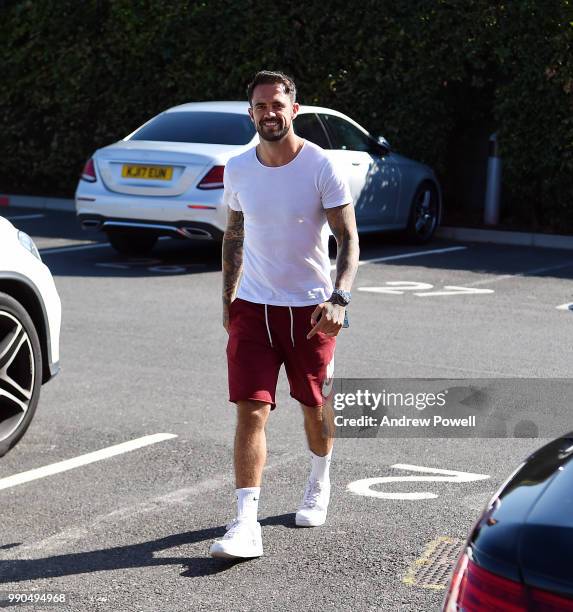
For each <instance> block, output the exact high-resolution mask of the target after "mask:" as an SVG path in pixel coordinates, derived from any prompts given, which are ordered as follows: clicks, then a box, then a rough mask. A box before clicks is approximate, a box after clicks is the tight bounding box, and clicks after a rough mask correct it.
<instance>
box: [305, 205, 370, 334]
mask: <svg viewBox="0 0 573 612" xmlns="http://www.w3.org/2000/svg"><path fill="white" fill-rule="evenodd" d="M326 218H327V220H328V224H329V225H330V229H331V230H332V233H333V234H334V237H335V238H336V245H337V247H338V252H337V254H336V282H335V284H334V286H335V287H336V289H342V290H343V291H350V289H351V288H352V283H353V282H354V277H355V276H356V270H358V258H359V256H360V249H359V246H358V230H357V229H356V218H355V216H354V206H352V204H345V205H344V206H337V207H336V208H327V209H326ZM344 311H345V308H344V306H339V305H338V304H333V303H332V302H323V303H322V304H319V305H318V306H317V307H316V309H315V311H314V312H313V313H312V316H311V323H312V325H313V328H312V330H311V331H310V332H309V334H308V336H307V338H312V336H314V334H315V333H316V332H322V333H324V334H326V335H327V336H336V335H338V332H339V331H340V330H341V329H342V324H343V323H344ZM319 316H320V319H319ZM317 321H318V323H317Z"/></svg>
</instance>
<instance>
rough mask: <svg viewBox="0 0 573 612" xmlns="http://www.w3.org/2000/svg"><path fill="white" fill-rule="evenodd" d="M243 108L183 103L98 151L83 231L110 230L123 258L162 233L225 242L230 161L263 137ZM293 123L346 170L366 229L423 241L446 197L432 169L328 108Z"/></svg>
mask: <svg viewBox="0 0 573 612" xmlns="http://www.w3.org/2000/svg"><path fill="white" fill-rule="evenodd" d="M247 109H248V103H247V102H192V103H189V104H182V105H180V106H175V107H173V108H170V109H168V110H166V111H165V112H163V113H160V114H159V115H157V116H156V117H154V118H153V119H151V120H150V121H148V122H147V123H145V124H144V125H142V126H141V127H140V128H138V129H137V130H135V131H134V132H133V133H132V134H129V135H128V136H126V137H125V138H124V139H123V140H120V141H118V142H116V143H114V144H112V145H109V146H107V147H103V148H101V149H98V150H97V151H96V152H95V153H94V154H93V156H92V157H91V158H90V159H89V160H88V162H87V163H86V165H85V167H84V170H83V172H82V175H81V178H80V181H79V184H78V187H77V190H76V194H75V202H76V210H77V215H78V218H79V220H80V223H81V225H82V227H83V228H84V229H93V230H102V231H104V232H106V233H107V235H108V238H109V241H110V242H111V244H112V246H113V247H114V248H115V249H116V250H118V251H119V252H121V253H125V254H137V255H142V254H145V253H148V252H149V251H150V250H151V249H152V248H153V246H154V244H155V242H156V240H157V238H158V237H159V236H160V235H171V236H177V237H180V238H188V239H200V240H220V239H221V238H222V234H223V232H224V230H225V224H226V218H227V215H226V211H225V209H224V206H223V172H224V168H225V164H226V162H227V160H228V159H229V158H230V157H233V156H235V155H237V154H239V153H241V152H242V151H244V150H246V149H248V148H250V147H253V146H255V145H256V144H257V143H258V134H257V133H256V131H255V128H254V126H253V123H252V122H251V120H250V118H249V115H248V112H247ZM294 128H295V132H296V133H297V134H298V135H300V136H301V137H303V138H305V139H307V140H310V141H311V142H314V143H315V144H317V145H319V146H321V147H322V148H323V149H325V150H326V151H327V154H328V155H329V156H331V158H332V159H333V160H334V161H335V162H336V163H337V164H340V165H341V167H343V169H344V172H346V174H347V177H348V182H349V184H350V189H351V191H352V195H353V198H354V205H355V209H356V219H357V222H358V229H359V231H360V232H362V233H365V232H380V231H386V230H404V231H405V233H406V235H407V236H408V238H409V239H410V240H412V241H414V242H417V243H423V242H427V241H428V240H429V239H430V238H431V237H432V235H433V233H434V231H435V230H436V227H437V226H438V225H439V223H440V217H441V211H442V197H441V190H440V186H439V183H438V180H437V178H436V175H435V174H434V172H433V170H432V169H431V168H430V167H428V166H426V165H424V164H421V163H419V162H415V161H413V160H411V159H408V158H406V157H403V156H402V155H399V154H398V153H396V152H394V151H393V150H392V149H391V147H390V145H389V144H388V142H387V141H386V140H385V139H384V138H382V137H379V138H374V137H373V136H372V135H371V134H369V133H368V132H367V131H366V130H365V129H364V128H363V127H361V126H360V125H359V124H358V123H356V122H355V121H353V120H352V119H351V118H350V117H347V116H346V115H343V114H342V113H339V112H338V111H335V110H332V109H328V108H322V107H319V106H304V105H303V106H301V107H300V111H299V113H298V115H297V117H296V118H295V120H294Z"/></svg>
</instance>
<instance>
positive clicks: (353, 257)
mask: <svg viewBox="0 0 573 612" xmlns="http://www.w3.org/2000/svg"><path fill="white" fill-rule="evenodd" d="M326 217H327V219H328V224H329V225H330V229H331V230H332V233H333V234H334V237H335V238H336V245H337V247H338V252H337V255H336V283H335V287H336V288H338V289H343V290H344V291H350V290H351V288H352V283H353V282H354V277H355V276H356V271H357V270H358V259H359V257H360V248H359V246H358V231H357V229H356V218H355V216H354V207H353V206H352V204H346V205H345V206H338V207H337V208H327V209H326Z"/></svg>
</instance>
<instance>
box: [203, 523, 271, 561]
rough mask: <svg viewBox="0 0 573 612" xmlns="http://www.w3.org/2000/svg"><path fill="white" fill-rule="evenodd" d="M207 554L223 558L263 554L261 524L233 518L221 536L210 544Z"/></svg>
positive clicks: (259, 555) (239, 557) (248, 557)
mask: <svg viewBox="0 0 573 612" xmlns="http://www.w3.org/2000/svg"><path fill="white" fill-rule="evenodd" d="M209 554H210V555H211V556H212V557H222V558H224V559H250V558H252V557H261V556H262V554H263V540H262V538H261V524H260V523H259V522H257V521H239V520H238V519H236V518H235V519H233V520H232V521H231V522H230V523H229V524H228V525H227V533H226V534H225V535H224V536H223V538H222V539H221V540H216V541H215V542H213V544H211V548H210V549H209Z"/></svg>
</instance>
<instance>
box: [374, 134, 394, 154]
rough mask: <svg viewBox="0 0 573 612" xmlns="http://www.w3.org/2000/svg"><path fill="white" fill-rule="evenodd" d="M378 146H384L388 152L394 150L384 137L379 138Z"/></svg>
mask: <svg viewBox="0 0 573 612" xmlns="http://www.w3.org/2000/svg"><path fill="white" fill-rule="evenodd" d="M377 140H378V144H379V145H382V146H383V147H384V148H385V149H388V151H389V150H390V149H391V148H392V147H391V146H390V143H389V142H388V141H387V140H386V138H384V136H378V139H377Z"/></svg>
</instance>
